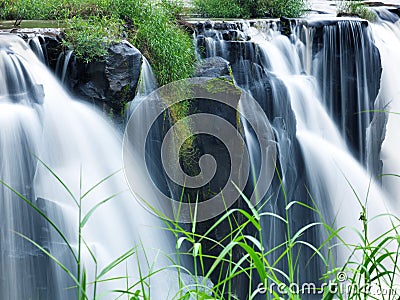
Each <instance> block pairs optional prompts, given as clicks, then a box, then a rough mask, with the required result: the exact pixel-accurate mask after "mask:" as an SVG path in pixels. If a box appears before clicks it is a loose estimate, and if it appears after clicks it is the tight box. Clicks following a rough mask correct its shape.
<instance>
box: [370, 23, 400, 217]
mask: <svg viewBox="0 0 400 300" xmlns="http://www.w3.org/2000/svg"><path fill="white" fill-rule="evenodd" d="M371 27H372V31H373V35H374V39H375V43H376V45H377V47H378V48H379V51H380V54H381V60H382V68H383V72H382V79H381V89H380V92H379V95H378V98H377V103H376V109H378V110H384V111H386V112H390V113H388V123H387V126H386V129H387V132H386V136H385V140H384V142H383V145H382V152H381V159H382V161H383V174H400V158H399V153H398V149H400V138H399V133H398V130H399V128H400V115H399V114H398V113H400V85H399V82H398V81H399V78H400V57H399V49H400V21H397V23H394V24H393V23H390V22H387V21H380V22H378V23H377V24H372V25H371ZM381 113H384V112H381ZM399 180H400V179H399V178H398V177H395V176H385V177H383V179H382V181H383V186H384V188H385V189H386V190H387V191H388V192H389V194H390V201H391V203H392V204H393V205H394V206H396V207H397V208H398V209H400V204H399V195H400V181H399Z"/></svg>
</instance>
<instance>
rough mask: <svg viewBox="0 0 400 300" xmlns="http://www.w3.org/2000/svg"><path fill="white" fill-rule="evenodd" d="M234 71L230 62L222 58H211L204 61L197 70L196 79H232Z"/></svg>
mask: <svg viewBox="0 0 400 300" xmlns="http://www.w3.org/2000/svg"><path fill="white" fill-rule="evenodd" d="M231 74H232V70H231V67H230V65H229V62H228V61H227V60H226V59H223V58H222V57H218V56H217V57H209V58H206V59H203V60H202V61H201V62H200V63H199V64H198V65H197V68H196V71H195V75H194V76H195V77H212V78H218V77H224V78H227V79H232V78H231Z"/></svg>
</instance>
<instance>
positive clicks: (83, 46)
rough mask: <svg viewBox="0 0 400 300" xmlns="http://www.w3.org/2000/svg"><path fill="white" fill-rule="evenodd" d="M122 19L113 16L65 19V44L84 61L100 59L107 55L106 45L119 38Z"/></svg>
mask: <svg viewBox="0 0 400 300" xmlns="http://www.w3.org/2000/svg"><path fill="white" fill-rule="evenodd" d="M121 28H122V21H121V20H119V19H116V18H113V17H95V16H92V17H89V19H87V20H83V19H82V18H81V17H73V18H72V19H70V20H68V21H67V28H66V30H65V37H66V41H65V42H64V44H66V45H67V46H69V47H72V48H73V49H74V51H75V55H76V56H77V57H79V58H81V59H83V60H84V61H85V62H90V61H92V60H95V59H97V60H102V59H104V58H105V56H106V55H107V47H108V46H109V45H110V44H111V43H115V42H118V41H120V39H121V32H122V31H121Z"/></svg>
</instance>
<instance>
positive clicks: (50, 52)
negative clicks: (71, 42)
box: [43, 35, 63, 70]
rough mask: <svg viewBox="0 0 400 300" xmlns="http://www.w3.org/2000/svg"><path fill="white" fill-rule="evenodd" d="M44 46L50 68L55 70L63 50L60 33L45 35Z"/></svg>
mask: <svg viewBox="0 0 400 300" xmlns="http://www.w3.org/2000/svg"><path fill="white" fill-rule="evenodd" d="M43 38H44V44H43V48H44V49H46V53H47V63H48V65H49V67H50V69H52V70H55V69H56V67H57V60H58V57H59V56H60V53H61V52H62V48H63V47H62V43H61V41H62V40H61V37H60V36H59V35H45V36H43Z"/></svg>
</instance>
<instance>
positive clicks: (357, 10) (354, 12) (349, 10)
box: [337, 0, 376, 22]
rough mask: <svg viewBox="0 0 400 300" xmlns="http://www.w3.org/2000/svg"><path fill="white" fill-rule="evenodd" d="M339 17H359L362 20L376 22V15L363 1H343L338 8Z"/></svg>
mask: <svg viewBox="0 0 400 300" xmlns="http://www.w3.org/2000/svg"><path fill="white" fill-rule="evenodd" d="M337 15H338V16H358V17H360V18H362V19H365V20H368V21H370V22H374V21H375V20H376V15H375V14H374V12H373V11H371V10H370V9H369V8H368V7H366V6H365V5H364V4H363V2H362V1H361V0H349V1H346V0H342V1H340V3H339V4H338V8H337Z"/></svg>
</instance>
